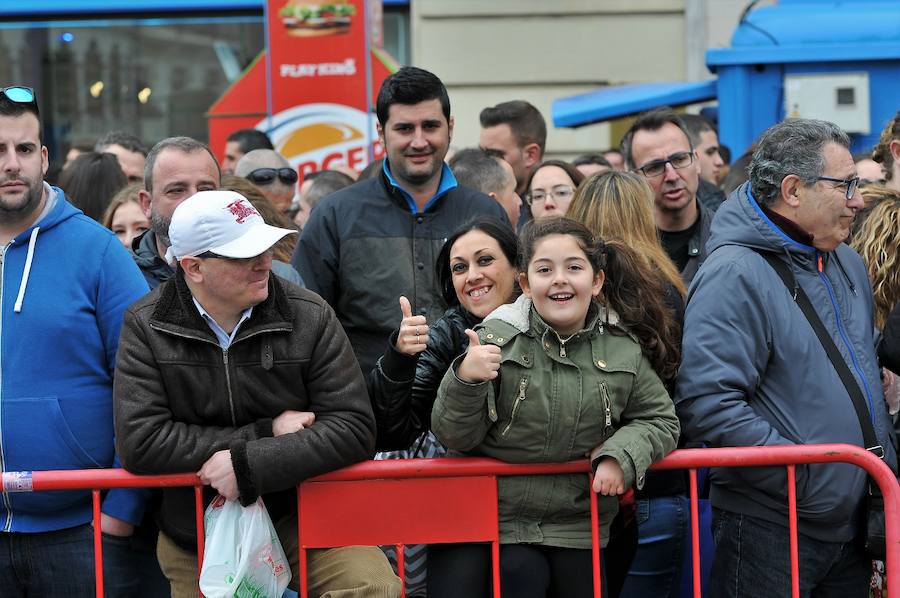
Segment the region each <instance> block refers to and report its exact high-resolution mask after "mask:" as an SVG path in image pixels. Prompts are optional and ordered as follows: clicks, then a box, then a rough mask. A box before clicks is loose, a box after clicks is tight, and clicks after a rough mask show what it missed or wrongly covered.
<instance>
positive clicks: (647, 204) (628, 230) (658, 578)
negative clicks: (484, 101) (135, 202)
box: [566, 170, 690, 598]
mask: <svg viewBox="0 0 900 598" xmlns="http://www.w3.org/2000/svg"><path fill="white" fill-rule="evenodd" d="M566 215H567V216H568V217H569V218H573V219H575V220H578V221H579V222H581V223H582V224H584V225H585V226H586V227H587V228H588V229H590V231H591V232H592V233H593V234H594V235H595V236H597V237H599V238H602V239H619V240H621V241H623V242H624V243H625V245H627V246H628V247H630V248H631V249H633V250H634V252H635V253H636V254H637V255H639V256H640V257H642V258H643V259H644V260H645V261H646V263H647V264H648V265H649V266H650V268H651V270H652V271H654V272H657V273H658V274H659V276H660V277H661V279H662V280H661V282H662V283H663V286H664V287H665V289H666V292H667V296H666V297H665V303H666V304H667V305H668V307H669V308H670V309H671V310H672V311H673V312H674V316H675V317H674V318H673V321H674V326H675V328H676V330H674V331H673V333H672V334H673V335H674V336H675V338H676V339H678V342H677V346H678V347H679V348H680V346H681V342H680V341H681V325H682V322H683V320H684V297H685V295H686V288H685V285H684V281H683V280H682V279H681V275H680V274H679V273H678V268H676V267H675V263H674V262H673V261H672V260H671V259H670V258H669V256H668V255H667V254H666V251H665V249H663V246H662V243H661V242H660V240H659V234H658V233H657V231H656V222H655V220H654V218H653V191H652V190H651V189H650V186H649V185H648V184H647V183H646V181H645V180H644V179H643V177H640V176H638V175H636V174H633V173H630V172H621V171H616V170H613V171H608V172H603V173H598V174H594V175H592V176H590V177H589V178H587V179H586V180H585V181H584V182H583V183H581V185H580V186H579V187H578V190H577V191H576V192H575V197H574V198H572V203H571V204H570V205H569V209H568V212H567V213H566ZM678 360H680V358H678ZM663 382H664V383H665V385H666V389H667V390H668V391H669V394H670V395H671V393H672V391H673V390H674V386H675V385H674V382H675V380H674V376H672V377H671V378H669V379H667V380H663ZM635 499H636V501H635V506H636V508H637V517H636V520H637V525H638V545H637V552H636V553H635V555H634V559H633V561H632V563H631V567H630V569H629V571H628V575H627V577H626V579H625V582H624V586H623V587H622V591H621V593H620V596H622V597H623V598H630V597H638V596H661V597H670V598H675V597H677V596H678V595H679V594H680V589H681V588H680V585H681V571H682V561H683V558H684V556H685V553H686V549H687V542H686V539H687V537H688V536H687V522H688V518H689V517H688V515H689V514H688V509H689V507H690V503H689V502H688V498H687V480H686V476H685V474H684V472H678V471H660V472H648V473H647V476H646V482H645V484H644V487H643V488H642V489H641V490H639V491H637V493H636V494H635Z"/></svg>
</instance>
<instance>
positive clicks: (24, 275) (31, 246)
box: [13, 226, 41, 313]
mask: <svg viewBox="0 0 900 598" xmlns="http://www.w3.org/2000/svg"><path fill="white" fill-rule="evenodd" d="M39 230H41V227H40V226H36V227H34V229H33V230H32V231H31V237H29V239H28V255H27V256H26V257H25V271H24V272H22V282H21V283H20V284H19V295H18V296H17V297H16V305H15V307H14V308H13V312H15V313H19V312H21V311H22V302H23V301H25V288H26V287H27V286H28V275H29V274H31V261H32V260H33V259H34V246H35V245H36V244H37V236H38V231H39Z"/></svg>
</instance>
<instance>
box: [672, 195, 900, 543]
mask: <svg viewBox="0 0 900 598" xmlns="http://www.w3.org/2000/svg"><path fill="white" fill-rule="evenodd" d="M707 249H708V251H709V257H708V258H707V259H706V261H705V262H704V263H703V265H702V266H701V268H700V271H699V272H698V273H697V276H696V277H695V278H694V281H693V283H692V284H691V288H690V292H689V297H688V306H687V311H686V313H685V322H684V337H683V356H682V365H681V368H680V370H679V372H678V385H677V390H676V395H675V407H676V410H677V412H678V416H679V418H680V419H681V423H682V430H683V433H684V436H685V437H686V438H687V439H688V440H690V441H695V442H705V443H707V444H709V445H710V446H776V445H794V444H819V443H848V444H855V445H857V446H863V436H862V429H861V427H860V425H859V419H858V418H857V417H856V413H855V411H854V409H853V403H852V401H851V399H850V396H849V395H848V393H847V390H846V388H845V387H844V385H843V384H842V383H841V380H840V378H839V377H838V374H837V372H836V371H835V369H834V366H833V365H832V363H831V361H830V360H829V359H828V356H827V354H826V353H825V349H823V348H822V344H821V343H820V342H819V339H818V337H817V336H816V334H815V332H813V329H812V327H811V326H810V325H809V322H808V321H807V319H806V317H805V316H804V315H803V312H801V311H800V308H799V307H798V306H797V304H796V303H795V302H794V300H793V298H792V294H791V293H790V292H789V291H788V289H787V288H786V287H785V285H784V283H783V282H782V281H781V279H780V278H779V277H778V275H777V274H776V273H775V271H774V270H773V269H772V267H771V266H770V265H769V264H768V263H766V262H765V260H764V259H763V258H762V256H760V255H759V254H758V253H757V252H756V250H762V251H768V252H774V253H775V254H776V255H777V256H779V258H780V259H782V260H783V261H784V262H785V263H786V264H789V265H790V268H791V272H792V274H793V277H794V284H796V285H799V286H800V287H802V288H803V290H804V291H805V292H806V294H807V295H808V296H809V300H810V302H811V303H812V304H813V306H814V307H815V309H816V312H817V313H818V315H819V318H820V319H821V320H822V323H823V324H824V325H825V328H826V329H827V330H828V332H829V333H830V335H831V337H832V338H833V339H834V342H835V344H836V345H837V346H838V349H839V350H840V352H841V355H842V357H843V358H844V360H845V362H846V363H847V365H848V366H849V368H850V371H851V372H853V376H854V378H855V379H856V383H857V384H858V385H859V387H860V389H861V390H862V392H863V395H864V396H865V397H866V402H867V403H868V407H869V412H870V417H871V419H872V422H873V424H874V428H875V432H876V435H877V437H878V440H879V442H880V444H881V446H882V447H884V450H885V461H886V462H887V463H888V464H889V465H890V466H891V468H892V469H894V471H895V472H896V468H897V458H896V455H895V453H894V448H893V443H892V438H891V436H892V431H891V426H890V420H889V418H888V414H887V409H886V406H885V403H884V396H883V394H882V390H881V382H880V378H879V370H878V364H877V363H876V360H875V343H874V339H873V334H874V325H873V319H872V312H873V304H874V301H873V299H872V290H871V287H870V286H869V279H868V275H867V273H866V269H865V267H864V265H863V262H862V259H861V258H860V257H859V255H858V254H857V253H856V252H855V251H853V250H852V249H850V247H848V246H847V245H844V244H843V243H842V244H841V245H839V246H838V247H837V248H836V249H835V250H833V251H830V252H821V251H818V250H817V249H816V248H814V247H810V246H808V245H803V244H801V243H798V242H797V241H795V240H793V239H792V238H791V237H789V236H788V235H787V234H785V232H784V231H782V230H781V229H780V228H779V227H778V226H777V225H776V224H775V223H774V222H772V220H770V219H769V218H768V217H767V216H766V215H765V213H764V212H763V211H762V209H761V208H760V206H759V204H757V202H756V200H755V199H754V198H753V196H752V193H751V192H750V187H749V184H744V185H743V186H741V187H739V188H738V189H737V190H735V192H734V193H732V195H731V197H729V198H728V200H727V201H726V202H725V203H723V204H722V206H721V207H720V208H719V210H718V212H717V213H716V216H715V219H714V220H713V223H712V229H711V234H710V238H709V241H708V242H707ZM710 479H711V481H712V488H711V490H710V499H711V501H712V504H713V506H715V507H718V508H720V509H724V510H727V511H732V512H737V513H742V514H745V515H750V516H753V517H758V518H761V519H765V520H767V521H771V522H774V523H780V524H784V525H787V517H786V513H787V485H786V474H785V469H784V468H783V467H778V468H769V467H752V468H739V469H715V470H713V471H712V472H711V475H710ZM865 484H866V474H865V471H864V470H862V469H860V468H857V467H856V466H853V465H850V464H827V465H801V466H798V467H797V512H798V520H799V529H800V532H801V533H804V534H806V535H808V536H810V537H812V538H815V539H818V540H823V541H828V542H848V541H850V540H851V539H852V538H853V537H854V535H855V534H856V531H857V530H856V524H857V521H858V518H857V515H858V513H859V511H858V509H859V507H860V505H861V503H862V499H863V495H864V492H865Z"/></svg>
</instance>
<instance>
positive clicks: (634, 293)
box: [519, 217, 680, 380]
mask: <svg viewBox="0 0 900 598" xmlns="http://www.w3.org/2000/svg"><path fill="white" fill-rule="evenodd" d="M550 235H568V236H571V237H573V238H574V239H575V241H576V242H577V243H578V245H579V246H580V247H581V249H582V250H583V251H584V253H585V255H586V256H587V258H588V261H589V262H590V264H591V266H592V267H593V269H594V272H595V273H596V272H601V271H602V272H603V273H604V274H606V281H605V282H604V283H603V291H602V293H601V296H600V298H599V299H598V301H600V302H601V303H605V304H606V305H607V306H608V307H610V308H611V309H612V310H614V311H615V312H616V313H617V314H618V315H619V319H620V321H621V324H622V326H623V327H624V328H625V329H627V330H628V331H629V332H631V333H632V334H634V335H635V336H636V337H637V340H638V343H639V344H640V346H641V350H642V351H643V353H644V355H645V356H646V357H647V359H648V360H649V361H650V364H651V365H652V367H653V370H654V371H655V372H656V374H657V375H658V376H659V377H660V378H661V379H663V380H668V379H670V378H672V377H673V376H674V375H675V372H676V371H677V370H678V362H679V360H680V349H679V345H678V333H677V326H678V324H677V323H676V322H675V317H674V313H673V312H672V310H671V308H669V307H668V306H667V304H666V288H665V286H664V285H663V281H662V278H661V277H660V276H659V275H657V274H656V273H655V272H653V271H652V270H651V268H650V266H649V264H648V263H647V260H645V259H642V258H641V256H639V255H638V254H637V253H636V252H635V251H634V250H633V249H631V248H630V247H628V246H627V245H625V244H624V243H623V242H622V241H618V240H610V241H606V242H604V241H603V240H602V239H595V238H594V236H593V235H592V234H591V231H590V230H588V229H587V227H585V226H584V225H583V224H581V223H580V222H577V221H575V220H572V219H571V218H566V217H549V218H541V219H539V220H531V221H529V222H528V223H527V224H526V225H525V228H523V229H522V234H521V238H520V239H519V270H520V271H522V272H525V273H527V272H528V264H529V262H531V260H532V258H533V257H534V250H535V247H536V246H537V244H538V242H539V241H540V240H541V239H543V238H545V237H548V236H550ZM610 332H615V329H614V328H611V329H610Z"/></svg>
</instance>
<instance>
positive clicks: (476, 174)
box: [450, 148, 515, 195]
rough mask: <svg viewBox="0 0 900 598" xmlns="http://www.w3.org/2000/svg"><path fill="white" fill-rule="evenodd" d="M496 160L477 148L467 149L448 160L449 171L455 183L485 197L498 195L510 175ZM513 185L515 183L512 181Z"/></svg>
mask: <svg viewBox="0 0 900 598" xmlns="http://www.w3.org/2000/svg"><path fill="white" fill-rule="evenodd" d="M498 160H502V158H495V157H494V156H492V155H491V154H489V153H488V152H486V151H484V150H483V149H479V148H469V149H464V150H460V151H458V152H456V154H455V155H454V156H453V158H451V159H450V170H452V171H453V175H454V176H455V177H456V182H458V183H459V184H460V185H464V186H466V187H471V188H472V189H477V190H478V191H481V192H482V193H484V194H485V195H487V194H489V193H499V192H500V191H502V190H503V187H504V186H506V184H507V182H508V179H507V176H512V175H510V174H509V173H508V172H507V171H506V170H504V169H503V166H501V165H500V162H498ZM513 183H515V181H513Z"/></svg>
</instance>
